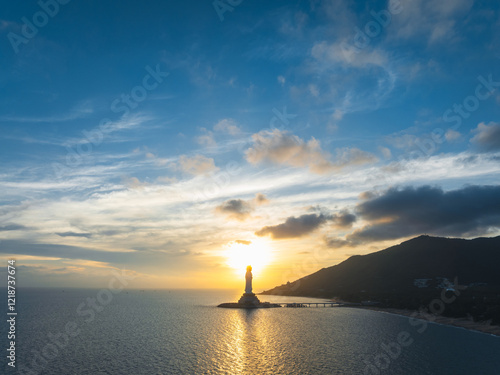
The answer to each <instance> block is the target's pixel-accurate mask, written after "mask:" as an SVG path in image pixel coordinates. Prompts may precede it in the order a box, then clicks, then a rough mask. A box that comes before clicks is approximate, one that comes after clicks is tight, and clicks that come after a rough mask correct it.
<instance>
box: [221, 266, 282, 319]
mask: <svg viewBox="0 0 500 375" xmlns="http://www.w3.org/2000/svg"><path fill="white" fill-rule="evenodd" d="M252 279H253V276H252V266H248V267H247V273H246V274H245V281H246V283H245V293H243V295H242V296H241V298H240V299H239V301H238V302H227V303H221V304H220V305H219V306H217V307H225V308H233V309H260V308H271V307H281V305H279V304H277V303H270V302H260V300H259V299H258V298H257V296H256V295H255V294H254V293H253V292H252Z"/></svg>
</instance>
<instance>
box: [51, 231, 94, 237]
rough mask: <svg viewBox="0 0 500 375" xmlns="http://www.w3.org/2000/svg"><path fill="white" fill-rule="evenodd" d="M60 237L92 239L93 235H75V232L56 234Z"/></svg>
mask: <svg viewBox="0 0 500 375" xmlns="http://www.w3.org/2000/svg"><path fill="white" fill-rule="evenodd" d="M56 234H57V235H58V236H59V237H85V238H90V237H92V233H75V232H64V233H56Z"/></svg>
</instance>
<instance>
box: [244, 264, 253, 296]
mask: <svg viewBox="0 0 500 375" xmlns="http://www.w3.org/2000/svg"><path fill="white" fill-rule="evenodd" d="M245 279H246V281H247V282H246V285H245V293H247V294H252V266H247V273H246V275H245Z"/></svg>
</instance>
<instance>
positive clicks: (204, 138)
mask: <svg viewBox="0 0 500 375" xmlns="http://www.w3.org/2000/svg"><path fill="white" fill-rule="evenodd" d="M201 131H202V132H203V134H202V135H200V136H198V137H196V142H197V143H198V144H200V145H202V146H207V147H214V146H216V145H217V142H215V139H214V133H213V132H211V131H210V130H207V129H205V128H201Z"/></svg>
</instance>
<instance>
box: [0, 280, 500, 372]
mask: <svg viewBox="0 0 500 375" xmlns="http://www.w3.org/2000/svg"><path fill="white" fill-rule="evenodd" d="M98 293H99V290H83V289H79V290H75V289H73V290H72V289H68V290H65V291H64V292H63V291H62V290H57V289H24V290H19V291H18V296H17V297H18V299H17V308H18V313H19V315H18V317H17V325H16V329H17V337H16V347H17V361H16V364H17V365H18V366H17V367H16V370H15V371H13V370H12V369H11V368H10V367H8V366H7V364H6V356H5V355H2V359H1V362H0V364H1V367H0V373H2V374H3V373H5V374H17V373H20V374H43V375H71V374H92V375H94V374H113V375H114V374H148V375H151V374H355V375H357V374H377V373H379V374H401V375H425V374H429V375H430V374H450V375H451V374H453V375H460V374H464V375H471V374H472V375H474V374H478V375H480V374H481V375H483V374H484V375H488V374H500V338H498V337H493V336H490V335H486V334H481V333H476V332H471V331H467V330H464V329H459V328H454V327H448V326H442V325H437V324H428V326H427V328H426V329H425V331H423V332H422V333H419V332H418V330H419V329H420V330H421V329H422V327H423V326H422V325H421V324H419V325H415V323H414V324H413V325H412V324H411V322H410V320H409V319H408V318H406V317H400V316H396V315H391V314H385V313H379V312H373V311H366V310H359V309H351V308H295V309H291V308H277V309H259V310H251V311H247V310H232V309H219V308H216V307H215V306H216V305H217V304H219V303H221V302H230V301H235V300H237V299H238V297H239V294H240V293H239V292H238V293H236V292H228V291H144V292H141V291H123V292H121V293H119V294H116V295H113V296H112V300H111V301H109V303H108V304H107V305H105V306H102V305H101V303H100V302H96V306H95V307H94V308H90V307H89V306H88V305H87V298H97V297H98ZM107 297H109V296H107V295H106V294H101V295H99V298H100V301H101V302H103V303H107V302H108V301H107ZM261 300H267V301H271V302H282V301H306V300H307V299H300V298H295V297H293V298H292V297H286V298H285V297H271V296H262V297H261ZM313 301H317V300H313ZM4 306H5V304H4ZM79 306H80V309H79V310H78V308H79ZM101 309H102V310H101ZM77 310H78V311H77ZM96 310H99V311H96ZM4 311H5V309H4ZM4 314H5V313H4ZM4 316H5V317H6V315H4ZM5 320H6V318H5ZM5 320H4V323H3V324H2V325H1V328H0V334H1V337H2V339H1V342H2V344H3V345H2V351H3V353H4V354H5V353H7V350H6V349H7V348H8V346H7V337H6V336H7V332H6V329H7V324H6V322H5ZM65 330H68V333H71V334H73V336H70V335H68V334H65V333H64V332H65ZM76 333H77V334H76ZM398 337H399V342H400V343H399V344H398ZM402 344H403V345H402ZM4 348H5V349H4ZM20 370H21V371H20ZM30 370H31V372H30Z"/></svg>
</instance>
